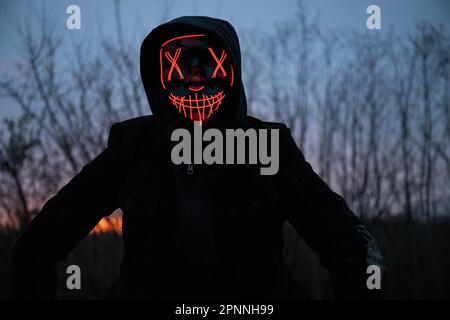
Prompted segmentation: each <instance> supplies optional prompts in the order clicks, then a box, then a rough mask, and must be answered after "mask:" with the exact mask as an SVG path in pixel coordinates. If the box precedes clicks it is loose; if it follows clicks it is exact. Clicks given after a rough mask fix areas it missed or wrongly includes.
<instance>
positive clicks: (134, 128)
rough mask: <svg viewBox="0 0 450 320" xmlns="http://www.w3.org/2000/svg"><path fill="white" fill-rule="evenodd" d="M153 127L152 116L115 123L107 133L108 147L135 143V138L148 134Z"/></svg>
mask: <svg viewBox="0 0 450 320" xmlns="http://www.w3.org/2000/svg"><path fill="white" fill-rule="evenodd" d="M154 126H155V121H154V117H153V116H152V115H150V116H141V117H136V118H131V119H128V120H125V121H121V122H116V123H114V124H113V125H112V126H111V129H110V131H109V138H108V146H111V145H117V144H123V143H127V144H128V143H130V142H133V141H137V140H139V139H137V138H139V137H143V136H145V135H146V134H148V133H149V132H150V131H151V129H152V128H154Z"/></svg>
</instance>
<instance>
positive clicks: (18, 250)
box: [10, 125, 119, 299]
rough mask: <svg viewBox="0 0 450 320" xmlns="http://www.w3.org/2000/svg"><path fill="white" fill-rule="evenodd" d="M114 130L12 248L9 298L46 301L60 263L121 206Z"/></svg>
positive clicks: (54, 285)
mask: <svg viewBox="0 0 450 320" xmlns="http://www.w3.org/2000/svg"><path fill="white" fill-rule="evenodd" d="M115 126H116V125H113V126H112V127H111V131H110V135H109V138H108V147H107V148H106V149H105V150H104V151H103V152H101V153H100V154H99V155H98V156H97V157H96V158H95V159H94V160H93V161H92V162H90V163H89V164H87V165H86V166H84V167H83V169H82V170H81V172H79V173H78V174H77V175H76V176H75V177H74V178H73V179H72V180H71V181H70V182H69V183H67V184H66V185H65V186H64V187H63V188H62V189H61V190H60V191H59V192H58V193H57V194H56V195H55V196H53V197H52V198H51V199H50V200H48V201H47V202H46V203H45V204H44V206H43V207H42V210H41V211H40V212H39V213H38V214H37V215H36V217H35V218H34V219H33V220H32V221H31V222H30V224H29V225H28V226H27V227H26V228H25V230H24V231H23V232H22V234H21V235H20V237H19V238H18V239H17V240H16V242H15V244H14V245H13V247H12V251H11V258H12V279H11V286H10V298H12V299H20V298H26V299H35V298H39V299H48V298H53V297H54V294H55V290H56V280H57V262H58V261H62V260H65V258H66V257H67V255H68V254H69V253H70V252H71V251H72V250H73V249H74V247H75V246H76V244H77V243H78V242H79V241H80V240H82V239H83V238H84V237H86V236H87V235H88V233H89V232H90V231H91V230H92V228H93V227H95V225H96V224H97V223H98V222H99V221H100V219H101V218H102V217H104V216H107V215H109V214H111V213H112V212H113V211H114V210H115V209H116V208H117V207H118V205H117V203H116V201H117V200H116V199H117V196H116V193H117V185H118V180H119V177H118V172H119V170H118V169H117V167H118V166H117V163H116V162H117V159H115V155H114V150H113V149H114V146H113V145H114V143H112V142H113V141H114V140H115V139H116V136H117V130H116V129H115Z"/></svg>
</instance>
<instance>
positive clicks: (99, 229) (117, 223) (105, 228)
mask: <svg viewBox="0 0 450 320" xmlns="http://www.w3.org/2000/svg"><path fill="white" fill-rule="evenodd" d="M111 232H112V233H116V234H118V235H122V216H121V215H111V216H109V217H105V218H103V219H102V220H100V221H99V223H98V224H97V225H96V226H95V228H94V229H92V230H91V232H90V234H102V233H111Z"/></svg>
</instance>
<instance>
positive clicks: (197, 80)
mask: <svg viewBox="0 0 450 320" xmlns="http://www.w3.org/2000/svg"><path fill="white" fill-rule="evenodd" d="M186 80H187V87H188V89H189V90H190V91H193V92H196V91H200V90H202V89H203V88H204V87H205V82H206V76H205V73H204V68H202V67H201V66H200V65H199V63H198V59H193V60H192V67H191V69H190V70H189V73H188V76H187V79H186Z"/></svg>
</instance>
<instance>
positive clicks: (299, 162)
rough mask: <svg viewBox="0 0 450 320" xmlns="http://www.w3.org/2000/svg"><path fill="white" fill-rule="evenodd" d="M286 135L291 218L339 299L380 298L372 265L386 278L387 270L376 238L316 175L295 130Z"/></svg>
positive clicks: (283, 162) (287, 199)
mask: <svg viewBox="0 0 450 320" xmlns="http://www.w3.org/2000/svg"><path fill="white" fill-rule="evenodd" d="M283 131H284V133H281V138H282V139H281V145H280V150H281V151H280V152H281V155H280V157H281V159H280V163H281V167H280V174H281V175H282V178H283V179H282V181H283V187H284V188H283V189H284V192H283V194H284V196H285V199H284V203H285V205H286V215H287V216H286V218H287V220H288V221H289V222H290V223H291V224H292V225H293V226H294V227H295V229H296V230H297V232H298V233H299V235H300V236H302V237H303V238H304V239H305V241H306V242H307V244H308V245H309V246H310V247H311V248H312V249H313V250H314V251H315V252H316V253H317V254H318V256H319V259H320V262H321V264H322V265H323V266H324V267H326V268H327V269H328V270H329V271H330V273H331V276H332V279H333V291H334V296H335V298H337V299H354V298H357V299H358V298H359V299H361V298H362V299H366V298H375V297H379V295H380V290H377V289H372V290H369V289H368V287H367V284H366V282H367V279H368V277H369V276H370V275H371V274H368V273H367V267H368V266H369V265H377V266H378V267H379V268H380V270H381V275H382V276H383V274H384V270H385V265H384V259H383V256H382V254H381V252H380V251H379V250H378V248H377V247H376V244H375V241H374V239H373V237H372V236H371V235H370V234H369V232H368V231H367V230H366V228H365V227H364V226H363V225H362V224H361V222H360V221H359V219H358V218H357V217H356V216H355V214H354V213H353V212H352V211H351V210H350V209H349V208H348V206H347V204H346V203H345V201H344V199H343V198H342V197H341V196H339V195H338V194H336V193H335V192H333V191H332V190H331V189H330V188H329V187H328V186H327V185H326V183H325V182H324V181H323V180H322V179H321V178H320V177H319V176H318V175H317V174H316V173H315V172H314V171H313V169H312V167H311V165H310V164H309V163H308V162H306V160H305V158H304V156H303V154H302V153H301V151H300V150H299V149H298V147H297V146H296V144H295V141H294V140H293V138H292V136H291V134H290V131H289V130H287V129H286V130H283Z"/></svg>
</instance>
